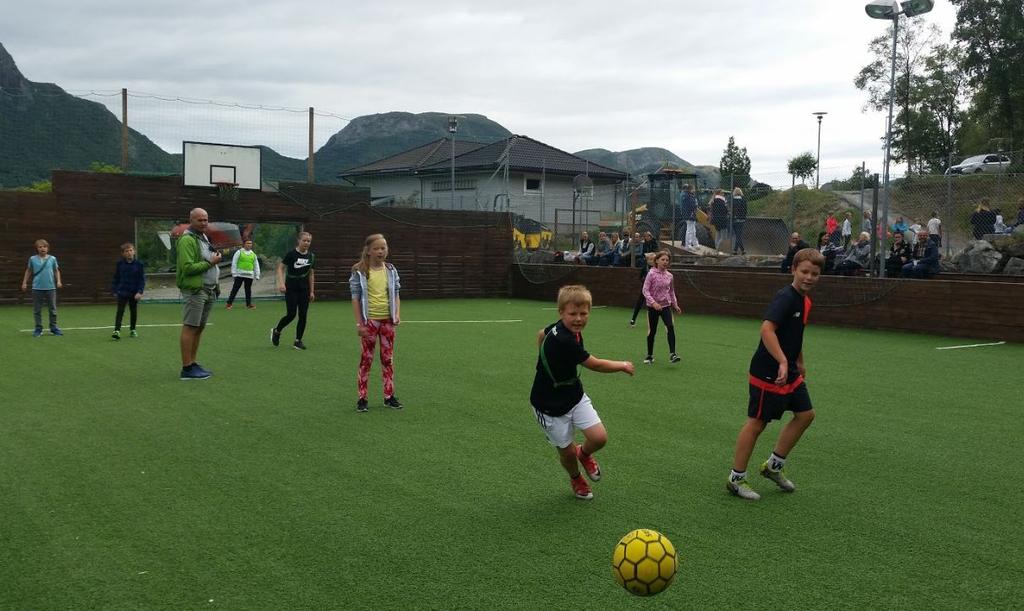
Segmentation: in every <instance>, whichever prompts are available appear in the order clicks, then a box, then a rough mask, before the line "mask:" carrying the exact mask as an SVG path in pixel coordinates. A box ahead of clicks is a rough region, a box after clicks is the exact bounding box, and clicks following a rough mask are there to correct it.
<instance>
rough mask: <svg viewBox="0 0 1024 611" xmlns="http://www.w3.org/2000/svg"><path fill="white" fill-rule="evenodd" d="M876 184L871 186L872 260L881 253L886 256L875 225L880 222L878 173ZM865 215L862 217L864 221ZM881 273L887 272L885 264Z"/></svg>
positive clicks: (880, 269)
mask: <svg viewBox="0 0 1024 611" xmlns="http://www.w3.org/2000/svg"><path fill="white" fill-rule="evenodd" d="M874 183H875V184H874V185H873V186H872V188H871V261H874V260H875V257H877V256H879V255H880V254H881V255H883V256H884V253H879V252H878V231H876V230H875V227H876V226H877V223H878V174H875V180H874ZM863 219H864V217H863V216H862V217H861V221H862V222H863ZM879 272H880V273H885V265H882V266H881V267H880V268H879Z"/></svg>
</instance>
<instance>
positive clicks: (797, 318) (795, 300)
mask: <svg viewBox="0 0 1024 611" xmlns="http://www.w3.org/2000/svg"><path fill="white" fill-rule="evenodd" d="M810 313H811V299H810V298H809V297H807V296H805V295H801V294H800V292H799V291H797V290H796V289H795V288H793V285H789V286H787V287H786V288H784V289H782V290H780V291H779V292H778V293H775V297H774V298H773V299H772V302H771V303H770V304H768V309H767V310H765V313H764V316H763V317H762V320H770V321H771V322H773V323H775V324H776V325H778V328H777V329H776V330H775V335H776V337H778V338H779V346H781V347H782V352H783V354H785V355H786V360H787V361H788V362H789V364H788V367H789V377H788V378H787V379H786V384H787V385H790V384H793V383H794V382H795V381H796V380H797V378H798V377H799V376H800V372H799V370H798V369H797V366H796V360H797V357H799V356H800V351H801V350H803V343H804V327H805V326H806V325H807V319H808V315H809V314H810ZM778 373H779V364H778V363H777V362H776V361H775V357H773V356H772V355H771V353H769V352H768V349H767V348H765V346H764V341H763V340H762V341H761V342H760V343H758V345H757V350H756V351H755V352H754V357H753V358H752V359H750V377H751V378H757V379H758V380H760V381H762V382H768V383H774V381H775V377H776V376H777V375H778ZM751 383H753V380H751Z"/></svg>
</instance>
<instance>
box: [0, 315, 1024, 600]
mask: <svg viewBox="0 0 1024 611" xmlns="http://www.w3.org/2000/svg"><path fill="white" fill-rule="evenodd" d="M283 309H284V306H283V303H280V302H259V304H258V308H257V309H256V310H252V311H247V310H245V309H239V308H238V306H236V309H235V310H233V311H230V312H228V311H225V310H223V308H222V306H221V307H220V308H217V309H215V310H214V312H213V315H212V316H211V323H212V325H211V326H210V327H208V328H207V330H206V332H205V334H204V337H203V343H202V346H201V348H200V353H199V356H200V362H201V363H202V364H203V365H204V366H205V367H207V368H208V369H212V370H214V372H215V375H214V377H213V378H211V379H209V380H206V381H193V382H182V381H179V380H178V377H177V376H178V370H179V368H180V362H179V357H178V345H177V340H178V333H179V327H177V326H165V327H145V326H141V327H140V332H141V336H140V337H139V338H138V339H128V338H125V339H122V340H120V341H119V342H115V341H112V340H111V339H110V337H109V334H110V329H109V328H105V329H99V330H84V329H83V330H76V329H75V328H76V327H96V326H104V325H110V324H111V322H112V319H113V314H114V307H113V306H65V307H61V308H60V312H59V313H60V321H61V325H62V326H63V327H65V329H66V335H65V336H64V337H62V338H60V337H52V336H49V335H48V334H47V335H44V336H43V337H41V338H38V339H34V338H32V337H31V335H30V334H29V333H25V332H21V331H20V330H22V329H29V328H30V327H31V326H32V325H31V320H32V318H31V316H32V315H31V308H30V307H17V308H15V307H8V308H2V309H0V335H2V336H3V338H4V339H3V341H2V342H0V357H2V360H0V362H2V363H3V366H2V369H3V376H2V378H0V385H2V392H0V400H2V404H0V517H2V522H0V607H3V608H10V609H50V608H153V607H168V608H179V609H181V608H234V609H257V608H259V609H291V608H343V609H362V608H367V609H369V608H379V609H383V608H399V607H401V608H415V609H420V608H430V609H455V608H462V609H485V608H486V609H498V608H509V609H511V608H516V609H633V608H650V609H677V608H693V609H711V608H723V609H724V608H771V609H782V608H800V609H825V608H876V609H877V608H915V609H917V608H921V609H937V608H948V609H982V608H1010V607H1017V606H1019V605H1020V604H1021V600H1022V598H1021V596H1022V583H1024V553H1022V544H1021V536H1020V534H1019V533H1020V530H1019V528H1018V524H1017V517H1018V516H1019V507H1020V506H1021V504H1022V501H1024V492H1022V489H1021V487H1020V486H1019V485H1017V484H1016V483H1015V482H1016V481H1018V480H1017V477H1016V471H1017V465H1018V463H1019V460H1020V448H1021V434H1022V432H1024V427H1022V425H1021V408H1022V403H1024V401H1022V398H1021V397H1022V391H1021V389H1020V372H1021V364H1022V363H1024V347H1022V346H1021V345H1013V344H1007V345H1001V346H990V347H978V348H967V349H957V350H936V349H935V348H936V347H940V346H952V345H962V344H971V343H974V342H972V341H970V340H963V339H949V338H940V337H933V336H921V335H906V334H898V333H883V332H876V331H868V330H864V331H862V330H851V329H839V328H829V327H824V326H814V325H813V312H812V315H811V316H812V326H811V327H810V328H808V331H807V334H806V336H805V343H804V353H805V357H806V361H807V366H808V374H809V375H808V386H809V388H810V392H811V397H812V399H813V400H814V403H815V406H816V410H817V413H818V418H817V420H816V421H815V423H814V425H813V426H812V427H811V428H810V429H809V430H808V432H807V434H806V435H805V436H804V438H803V440H802V441H801V443H800V444H799V445H798V446H797V448H796V450H795V451H794V452H793V453H792V454H791V455H790V461H789V463H788V464H787V472H788V474H789V476H790V477H791V478H792V479H793V480H794V481H795V482H796V484H797V486H798V490H797V492H795V493H793V494H784V493H781V492H779V491H777V490H775V489H774V487H773V485H771V483H770V482H768V481H767V480H764V479H763V478H761V477H760V476H758V475H756V472H755V470H756V467H757V465H759V464H760V462H761V461H762V460H764V458H765V457H766V456H767V454H768V452H769V451H770V450H771V445H772V442H773V441H774V437H775V435H777V433H778V431H779V428H780V427H779V424H778V423H774V424H773V425H771V426H770V427H769V428H768V429H767V430H766V432H765V434H764V435H762V438H761V440H760V442H759V444H758V447H757V449H756V451H755V453H754V457H753V458H752V460H751V472H752V473H753V475H752V476H751V482H752V485H753V486H754V487H755V489H756V490H758V491H759V492H761V493H762V495H763V498H762V500H761V501H759V502H756V503H751V502H746V501H742V500H740V499H737V498H734V497H731V496H729V495H728V494H727V493H726V491H725V485H724V484H725V480H726V476H727V474H728V470H729V467H730V463H731V458H732V451H733V445H734V442H735V438H736V433H737V431H738V430H739V428H740V426H741V425H742V423H743V420H744V418H745V416H746V401H747V384H746V370H747V366H748V364H749V359H750V356H751V354H752V351H753V349H754V348H755V347H756V345H757V339H758V336H757V334H758V325H759V323H758V321H756V320H742V319H733V318H719V317H711V316H695V315H684V316H683V317H681V318H677V325H678V326H677V332H678V336H679V347H680V350H679V352H680V354H681V355H682V356H683V362H682V363H679V364H676V365H672V364H669V363H668V358H667V356H668V354H667V348H666V345H665V340H664V331H663V330H662V333H660V334H659V337H658V341H657V344H656V349H657V355H656V356H657V360H656V361H655V363H654V364H653V365H642V364H640V361H641V360H642V358H643V355H644V352H645V349H644V330H643V329H642V328H641V325H638V326H637V328H635V329H630V328H629V327H628V326H627V324H626V322H627V319H628V311H626V310H624V309H621V308H607V309H600V308H598V309H595V310H594V311H593V312H592V314H591V319H590V324H589V326H588V327H587V329H586V331H585V333H584V335H585V339H586V346H587V348H588V350H589V351H590V352H592V353H593V354H595V355H596V356H599V357H606V358H615V359H630V360H633V362H634V363H635V364H636V369H637V375H636V376H635V377H634V378H630V377H628V376H626V375H625V374H597V373H593V372H584V374H583V383H584V387H585V389H586V391H587V392H588V394H589V395H590V396H591V397H592V398H593V400H594V404H595V406H596V407H597V409H598V412H599V413H600V415H601V417H602V419H603V420H604V422H605V424H606V426H607V428H608V432H609V440H610V441H609V444H608V446H607V447H606V448H605V449H604V450H603V451H602V452H600V453H599V454H598V455H597V456H598V458H599V459H600V461H601V466H602V469H603V471H604V478H603V479H602V481H600V482H598V483H596V484H594V485H593V487H594V495H595V499H594V500H593V501H590V502H586V501H577V500H575V499H574V497H573V496H572V494H571V490H570V487H569V484H568V479H567V478H566V476H565V474H564V472H563V471H562V469H561V467H560V466H559V464H558V462H557V460H556V456H555V453H554V451H553V450H552V449H551V448H550V446H548V444H547V442H546V441H545V439H544V437H543V434H542V432H541V431H540V429H539V428H538V427H537V425H536V423H535V421H534V417H533V413H532V410H531V408H530V406H529V402H528V398H529V392H530V385H531V383H532V380H533V374H534V366H535V362H536V351H537V346H536V332H537V330H538V329H539V328H541V327H542V326H543V325H545V324H547V323H549V322H552V321H554V320H556V318H557V313H556V312H555V311H554V310H553V304H548V303H541V302H531V301H518V300H513V301H509V300H504V299H501V300H495V299H487V300H484V299H479V300H447V301H430V300H427V301H423V300H420V301H411V300H410V301H406V302H405V303H404V304H403V307H402V313H403V318H404V321H403V324H402V325H401V326H400V327H399V328H398V338H397V348H396V357H395V360H396V395H397V396H398V397H399V398H400V399H401V400H402V402H403V403H405V405H406V409H405V410H403V411H400V412H396V411H392V410H388V409H385V408H383V407H382V406H381V385H380V373H379V364H378V363H375V364H374V369H373V371H372V372H371V378H370V405H371V410H370V412H369V413H368V414H357V413H356V412H355V410H354V406H355V400H356V390H355V377H356V363H357V360H358V347H357V346H358V343H357V338H356V335H355V330H354V328H353V327H354V325H353V322H352V312H351V305H350V304H349V303H347V302H334V303H316V304H313V306H312V307H311V311H310V324H309V328H308V329H307V333H306V337H305V341H306V344H307V345H308V347H309V349H308V350H307V351H305V352H299V351H296V350H293V349H292V348H291V347H290V341H289V338H290V337H291V334H292V333H293V331H292V329H294V326H293V327H292V328H291V329H289V330H286V331H285V333H284V336H283V338H282V345H281V347H280V348H277V349H274V348H273V347H272V346H271V345H270V342H269V338H268V335H269V333H268V330H269V329H270V327H271V326H272V325H273V324H274V322H276V320H277V318H278V317H279V316H280V315H281V314H282V312H283ZM44 316H45V313H44ZM439 320H445V321H476V320H509V321H517V322H495V323H472V322H449V323H431V322H425V321H439ZM178 322H180V310H179V307H178V306H176V305H173V304H143V305H142V306H141V307H140V324H141V325H153V324H170V325H175V324H176V323H178ZM639 527H645V528H652V529H656V530H659V531H661V532H663V533H664V534H665V535H667V536H668V537H669V538H670V539H671V540H672V542H673V543H674V544H675V546H676V548H677V550H678V551H679V554H680V565H679V574H678V576H677V578H676V581H675V583H674V584H673V585H672V586H671V587H670V588H669V589H668V590H667V591H666V592H665V593H663V594H661V595H659V596H657V597H654V598H650V599H640V598H634V597H632V596H631V595H630V594H628V593H627V592H625V591H624V590H622V589H620V588H619V586H618V585H617V584H616V583H615V582H614V580H613V579H612V577H611V570H610V559H611V552H612V548H613V546H614V544H615V543H616V541H618V539H619V538H620V537H621V536H622V535H623V534H625V533H626V532H627V531H629V530H632V529H634V528H639Z"/></svg>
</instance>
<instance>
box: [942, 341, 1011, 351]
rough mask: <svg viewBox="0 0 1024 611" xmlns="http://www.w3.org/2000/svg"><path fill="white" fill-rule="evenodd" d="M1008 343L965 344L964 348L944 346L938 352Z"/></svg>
mask: <svg viewBox="0 0 1024 611" xmlns="http://www.w3.org/2000/svg"><path fill="white" fill-rule="evenodd" d="M1005 343H1006V342H992V343H991V344H964V345H963V346H942V347H941V348H936V350H957V349H958V348H981V347H983V346H1002V345H1003V344H1005Z"/></svg>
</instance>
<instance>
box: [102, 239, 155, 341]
mask: <svg viewBox="0 0 1024 611" xmlns="http://www.w3.org/2000/svg"><path fill="white" fill-rule="evenodd" d="M145 290H146V270H145V267H144V266H143V265H142V261H139V260H138V259H136V258H135V245H134V244H132V243H131V242H125V243H124V244H121V258H120V259H119V260H118V261H117V267H116V268H115V269H114V280H113V282H112V283H111V286H110V292H112V293H113V294H114V295H115V296H116V297H117V314H115V315H114V332H113V333H112V334H111V335H110V337H111V338H113V339H121V321H122V320H124V306H126V305H127V306H128V335H129V336H130V337H138V336H139V334H138V332H137V331H136V330H135V325H136V323H137V322H138V319H139V300H140V299H142V292H143V291H145Z"/></svg>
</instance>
